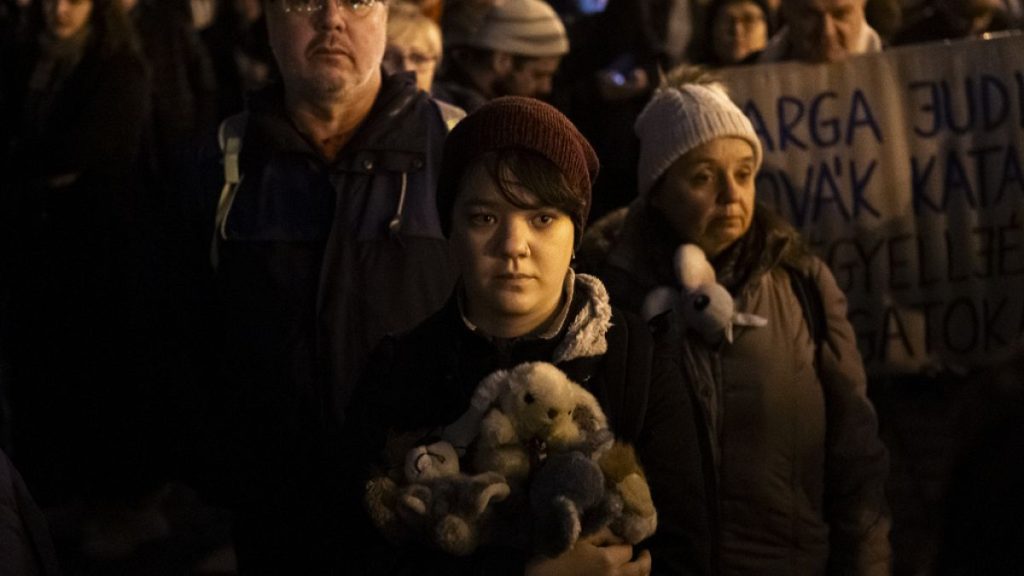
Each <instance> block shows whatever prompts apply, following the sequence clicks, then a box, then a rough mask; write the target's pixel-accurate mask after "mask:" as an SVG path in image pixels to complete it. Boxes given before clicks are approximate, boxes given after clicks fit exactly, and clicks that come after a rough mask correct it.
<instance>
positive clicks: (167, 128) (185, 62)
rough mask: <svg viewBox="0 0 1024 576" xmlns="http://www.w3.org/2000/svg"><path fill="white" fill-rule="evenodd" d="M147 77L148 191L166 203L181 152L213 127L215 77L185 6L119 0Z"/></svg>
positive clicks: (163, 1) (161, 1)
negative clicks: (129, 20)
mask: <svg viewBox="0 0 1024 576" xmlns="http://www.w3.org/2000/svg"><path fill="white" fill-rule="evenodd" d="M121 2H122V4H123V5H124V8H125V11H127V12H128V14H129V16H130V17H131V18H132V22H133V23H134V25H135V30H136V32H137V34H138V37H139V40H140V42H141V44H142V51H143V54H144V55H145V57H146V64H147V66H148V68H149V73H150V77H151V79H152V87H153V89H152V93H151V100H150V123H149V126H148V127H147V130H146V133H145V136H144V142H145V152H144V154H145V156H146V158H145V161H146V164H147V189H148V190H149V191H150V192H152V193H154V194H155V193H160V199H161V200H162V201H164V202H166V200H167V198H168V194H167V192H166V189H167V188H172V187H173V185H172V184H171V182H172V181H173V180H174V178H176V176H177V174H178V169H179V168H180V165H181V161H182V159H183V158H184V155H185V150H186V149H187V148H188V146H189V145H191V144H192V143H193V142H194V140H195V138H197V137H198V136H199V135H200V134H206V133H207V132H209V131H210V130H212V129H213V128H214V126H216V119H215V116H216V91H217V86H216V78H215V77H214V73H213V67H212V64H211V62H210V56H209V54H208V53H207V52H206V46H205V45H204V44H203V43H202V41H201V40H200V39H199V35H198V34H197V33H196V31H195V29H194V28H193V27H192V22H191V20H190V19H189V18H188V11H187V9H186V8H185V7H184V6H182V7H175V6H173V5H172V4H171V3H170V2H169V1H167V0H121Z"/></svg>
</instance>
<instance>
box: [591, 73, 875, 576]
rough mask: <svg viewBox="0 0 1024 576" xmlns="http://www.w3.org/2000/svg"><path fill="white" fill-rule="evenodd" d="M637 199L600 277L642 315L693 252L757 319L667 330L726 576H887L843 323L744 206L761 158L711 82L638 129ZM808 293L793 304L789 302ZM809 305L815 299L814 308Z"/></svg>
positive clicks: (850, 341) (786, 249) (816, 272)
mask: <svg viewBox="0 0 1024 576" xmlns="http://www.w3.org/2000/svg"><path fill="white" fill-rule="evenodd" d="M636 133H637V135H638V136H639V139H640V143H641V153H640V161H639V168H638V182H639V195H638V199H637V200H636V201H635V202H634V203H633V204H632V205H631V206H630V208H629V212H628V215H627V216H626V220H625V223H624V225H623V228H622V230H621V232H620V234H619V236H618V239H617V241H616V243H615V244H614V245H613V246H612V247H611V251H610V253H609V255H608V259H607V261H606V263H605V265H604V269H603V271H602V273H601V277H602V279H603V280H604V281H605V283H606V285H607V286H608V290H609V292H610V293H611V296H612V302H613V303H614V304H616V305H618V306H622V307H624V308H625V309H627V310H634V311H640V310H641V308H642V307H643V306H644V302H645V300H647V298H648V295H649V294H650V293H651V292H652V291H653V290H654V289H656V288H658V287H660V286H678V285H679V284H678V281H677V278H676V273H675V272H674V270H673V254H674V253H675V252H676V250H677V248H678V247H679V246H680V245H681V244H683V243H692V244H696V245H697V246H698V247H700V249H701V250H702V251H703V252H704V254H705V255H706V257H707V259H708V260H710V263H711V265H712V266H713V268H714V271H715V273H716V275H717V280H718V282H719V283H721V284H723V285H724V287H725V288H726V289H727V290H728V292H729V294H731V296H732V297H733V298H734V299H735V304H736V310H737V311H740V312H744V313H748V314H754V315H757V316H760V317H762V318H763V319H765V320H766V321H767V323H766V324H765V325H763V326H736V327H735V332H734V339H733V341H732V342H731V343H730V342H727V341H715V340H711V341H706V340H705V338H704V337H702V336H701V335H699V334H698V333H697V332H696V331H695V330H694V329H689V330H688V329H687V327H686V326H683V325H681V314H676V313H669V314H663V315H660V316H658V317H657V318H655V319H653V320H652V321H653V322H654V323H655V324H657V323H659V322H667V323H669V324H670V325H671V326H672V328H673V329H672V330H669V332H670V333H672V334H675V335H676V336H677V338H676V343H675V355H676V358H677V359H678V361H679V363H680V366H681V370H682V372H683V377H684V380H685V381H686V383H687V385H688V386H690V387H691V388H692V393H693V394H694V395H695V396H696V397H697V398H699V399H700V410H699V412H700V414H701V419H702V423H703V441H704V445H705V453H706V455H707V460H706V461H705V462H706V465H707V467H708V468H709V469H710V470H711V471H712V473H711V482H712V486H713V489H712V490H713V494H714V498H715V499H716V503H715V504H714V505H712V506H711V510H712V511H713V512H714V514H715V516H714V518H713V521H712V526H714V527H715V533H714V546H715V547H714V549H713V550H712V555H713V557H714V560H713V562H714V564H716V565H717V566H718V568H719V570H720V573H721V574H728V575H738V574H750V575H754V574H794V575H795V574H800V575H809V576H811V575H824V574H888V573H889V556H890V553H889V550H890V549H889V543H888V539H887V538H888V526H889V521H888V517H887V512H886V502H885V497H884V492H883V488H884V483H885V478H886V474H887V466H888V459H887V452H886V450H885V447H884V446H883V445H882V443H881V441H880V440H879V437H878V430H877V420H876V416H875V412H874V409H873V407H872V405H871V403H870V402H869V400H868V398H867V396H866V378H865V373H864V368H863V366H862V363H861V358H860V354H859V353H858V351H857V347H856V341H855V337H854V333H853V330H852V328H851V326H850V323H849V322H848V321H847V319H846V300H845V297H844V296H843V293H842V292H841V291H840V289H839V288H838V287H837V286H836V282H835V279H834V278H833V276H832V273H831V272H830V271H829V270H828V268H827V267H826V266H825V265H824V264H823V263H822V262H821V261H820V260H819V259H818V258H816V257H814V256H812V255H811V254H810V253H809V252H808V251H807V249H806V247H805V245H804V244H803V243H802V242H801V241H800V238H799V236H798V234H797V232H796V231H795V230H794V229H793V228H792V227H791V226H789V225H788V224H786V223H785V222H783V221H782V220H781V219H780V218H779V217H777V216H775V215H773V214H772V213H771V212H769V211H768V210H767V209H766V208H765V207H764V206H759V205H757V203H756V202H755V190H754V182H755V177H756V176H757V172H758V169H759V168H760V167H761V161H762V158H763V155H762V149H761V144H760V142H759V141H758V137H757V134H756V133H755V132H754V130H753V127H752V125H751V123H750V121H749V120H748V119H747V118H746V116H744V114H743V113H742V112H741V111H740V109H739V108H738V107H736V105H734V104H733V103H732V101H731V100H730V99H729V97H728V96H727V95H726V94H725V92H724V91H723V90H722V89H721V87H720V86H718V85H715V84H708V83H688V82H686V81H685V79H684V78H683V77H682V75H681V74H679V75H675V76H674V77H672V78H670V79H669V82H668V85H666V86H664V87H663V88H661V89H660V90H658V92H656V94H655V95H654V97H653V98H652V99H651V101H650V102H649V103H648V105H647V106H646V108H645V109H644V111H643V112H642V113H641V115H640V116H639V118H638V120H637V123H636ZM798 291H799V292H801V293H804V294H802V295H801V294H799V293H798ZM815 302H817V304H815Z"/></svg>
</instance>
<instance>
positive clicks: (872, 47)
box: [757, 0, 882, 63]
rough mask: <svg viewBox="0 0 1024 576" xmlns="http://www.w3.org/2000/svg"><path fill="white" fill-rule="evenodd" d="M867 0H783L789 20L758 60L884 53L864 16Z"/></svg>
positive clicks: (836, 59) (821, 59)
mask: <svg viewBox="0 0 1024 576" xmlns="http://www.w3.org/2000/svg"><path fill="white" fill-rule="evenodd" d="M866 1H867V0H783V2H782V19H783V21H784V22H785V23H786V25H785V26H783V27H782V29H781V30H779V32H778V33H777V34H775V35H774V36H772V38H771V39H770V40H769V41H768V45H767V46H766V47H765V49H764V51H763V52H761V55H760V56H759V57H758V58H757V61H758V62H782V61H786V60H799V61H801V62H808V63H823V62H840V61H842V60H845V59H846V58H848V57H850V56H854V55H857V54H866V53H870V52H880V51H881V50H882V39H881V37H879V35H878V33H877V32H875V30H874V29H873V28H871V26H870V25H868V23H867V20H866V19H865V16H864V6H865V3H866Z"/></svg>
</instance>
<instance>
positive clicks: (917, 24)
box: [892, 0, 1012, 46]
mask: <svg viewBox="0 0 1024 576" xmlns="http://www.w3.org/2000/svg"><path fill="white" fill-rule="evenodd" d="M1011 27H1012V21H1011V20H1010V18H1009V17H1008V15H1007V13H1006V11H1005V4H1003V2H1002V0H934V1H933V2H931V3H930V5H929V6H927V7H926V8H925V9H924V11H923V13H922V14H921V15H920V16H919V17H918V18H917V19H916V20H914V21H912V22H908V23H907V24H906V26H904V27H903V28H901V29H900V30H899V32H898V33H897V34H896V36H895V38H893V41H892V44H893V46H902V45H906V44H919V43H922V42H935V41H938V40H955V39H958V38H971V37H974V36H980V35H982V34H985V33H987V32H999V31H1002V30H1007V29H1009V28H1011Z"/></svg>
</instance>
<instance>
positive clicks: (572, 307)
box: [449, 270, 612, 364]
mask: <svg viewBox="0 0 1024 576" xmlns="http://www.w3.org/2000/svg"><path fill="white" fill-rule="evenodd" d="M569 277H570V279H572V280H573V282H572V284H571V286H572V288H571V291H570V299H569V304H568V306H566V307H564V308H563V309H562V310H561V311H560V312H559V314H560V315H561V316H563V319H562V320H561V322H560V324H559V328H558V329H557V332H555V333H554V334H553V335H551V336H549V335H546V334H538V335H534V336H524V337H522V338H511V339H506V338H494V337H492V336H490V335H488V334H485V333H484V332H482V331H481V330H480V329H478V328H477V327H476V326H474V325H473V324H472V323H471V322H469V320H467V319H466V317H465V316H464V315H463V314H462V306H461V302H460V300H461V298H460V297H459V295H458V292H456V295H455V296H453V298H452V301H451V302H449V307H450V311H449V314H451V315H452V316H454V317H456V318H457V320H456V321H457V322H458V325H459V329H460V330H461V331H462V332H463V333H464V334H467V335H469V337H470V338H471V339H472V340H474V341H477V342H486V343H487V344H489V345H491V346H493V347H494V348H496V349H498V350H499V352H501V353H503V354H504V355H507V356H508V357H509V358H519V357H520V352H525V351H527V350H539V349H541V348H545V349H548V350H551V348H552V345H553V350H551V352H550V354H549V355H548V356H549V357H550V362H552V363H554V364H560V363H565V362H571V361H572V360H576V359H578V358H588V357H593V356H600V355H602V354H604V353H605V352H607V351H608V341H607V339H606V337H605V336H606V334H607V333H608V329H609V328H610V327H611V317H612V307H611V304H610V302H609V298H608V291H607V290H606V289H605V287H604V285H603V284H601V281H600V280H598V279H597V278H595V277H593V276H590V275H588V274H574V273H573V272H572V271H571V270H570V272H569ZM522 356H523V357H524V358H526V357H529V356H533V355H532V354H523V355H522ZM524 361H525V360H524Z"/></svg>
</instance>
